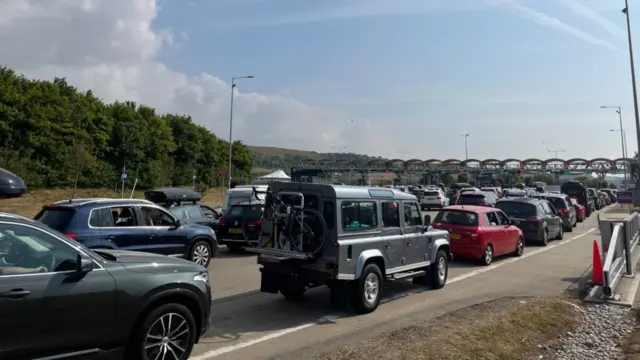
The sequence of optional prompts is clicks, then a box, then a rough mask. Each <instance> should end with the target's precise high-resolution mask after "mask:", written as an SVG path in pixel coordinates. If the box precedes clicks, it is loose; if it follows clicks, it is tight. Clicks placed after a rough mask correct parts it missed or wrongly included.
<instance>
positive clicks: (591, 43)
mask: <svg viewBox="0 0 640 360" xmlns="http://www.w3.org/2000/svg"><path fill="white" fill-rule="evenodd" d="M614 2H615V1H613V0H601V1H596V0H593V1H583V2H582V4H584V7H581V6H580V4H577V1H563V0H553V1H546V0H536V1H518V2H515V1H513V2H511V1H504V2H502V1H483V0H476V1H464V0H461V1H448V3H455V4H454V5H450V6H447V5H443V4H444V3H445V2H444V1H427V0H423V1H412V0H411V1H404V0H395V1H374V0H369V1H367V0H308V1H300V0H297V1H295V0H217V1H190V2H185V1H171V0H166V1H165V2H163V3H161V6H162V10H161V11H160V13H159V16H158V19H157V21H156V26H158V27H159V28H168V27H170V28H172V29H173V30H174V31H175V32H176V33H179V34H181V36H180V38H181V39H182V40H179V42H180V45H179V46H178V47H177V49H176V48H174V49H173V51H165V52H164V53H163V54H162V60H163V61H164V62H165V63H167V64H168V65H169V66H171V67H173V68H176V69H178V70H180V71H182V72H185V73H187V74H191V75H196V74H197V73H200V72H209V73H215V74H216V75H217V76H219V77H221V78H223V79H229V78H230V77H232V76H236V75H242V74H249V73H250V74H254V75H256V79H255V81H252V82H251V83H245V84H242V86H243V87H244V88H248V89H250V90H251V91H256V92H261V93H268V94H278V95H283V96H289V97H294V98H295V99H297V100H300V101H303V102H305V103H307V104H311V105H315V106H320V107H327V108H331V109H337V110H340V111H344V112H348V113H350V114H352V115H354V116H362V117H367V118H372V119H374V120H375V121H376V122H379V123H385V122H386V123H389V124H393V127H394V128H397V127H404V128H406V129H407V131H412V129H416V128H417V129H420V131H425V136H424V139H425V142H428V141H429V140H430V139H432V140H433V139H434V137H440V138H442V137H450V139H451V140H450V142H451V143H456V144H457V146H458V147H459V146H460V143H461V142H462V138H461V137H459V133H461V132H469V133H471V136H470V138H469V142H470V151H471V153H473V150H472V149H473V148H474V147H473V146H472V144H474V145H476V146H492V147H497V146H499V144H495V143H496V142H500V141H501V138H503V137H504V135H505V134H508V136H512V137H516V138H520V139H519V140H518V141H517V142H515V143H519V144H522V145H523V146H527V147H529V148H530V151H529V153H530V154H531V157H534V156H535V157H541V156H546V151H545V150H546V149H545V147H553V148H561V149H566V150H567V154H569V155H571V156H572V157H580V156H587V157H589V156H591V157H595V156H600V155H606V156H618V155H620V150H619V149H620V145H619V137H616V136H615V133H609V132H608V130H609V129H610V128H617V126H616V121H615V120H616V117H615V115H616V114H615V113H613V111H606V110H600V109H599V108H598V106H599V105H601V104H606V105H621V106H623V107H624V114H625V115H626V118H625V127H626V128H627V129H628V130H629V132H630V135H631V134H632V133H631V131H632V130H634V127H633V117H632V109H633V108H632V106H631V104H632V98H631V89H630V80H629V66H628V55H627V54H628V53H627V50H626V49H627V48H626V37H625V32H624V16H623V14H622V13H621V12H620V9H621V8H622V7H623V5H620V4H622V2H621V1H618V2H619V3H620V4H612V3H614ZM394 4H395V5H394ZM433 4H435V5H433ZM551 18H555V19H551ZM639 35H640V34H639ZM541 141H545V142H546V143H548V144H550V145H548V146H545V145H543V144H541V143H540V142H541ZM594 141H597V146H596V147H597V149H594V146H593V145H594V144H593V142H594ZM489 143H493V144H491V145H489ZM507 143H510V144H514V142H513V141H509V142H507ZM589 143H590V144H589ZM481 144H484V145H481ZM633 144H635V139H634V138H630V139H629V145H628V146H629V147H631V148H632V149H635V146H633ZM271 145H274V144H271ZM505 145H506V144H505ZM475 150H476V152H479V153H480V154H484V155H490V154H491V153H492V152H491V151H482V150H480V149H477V148H476V149H475ZM519 152H520V153H525V152H523V151H519ZM454 155H457V156H460V150H458V151H457V153H455V154H454V153H452V154H451V156H452V157H453V156H454Z"/></svg>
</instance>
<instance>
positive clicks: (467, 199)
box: [458, 194, 487, 204]
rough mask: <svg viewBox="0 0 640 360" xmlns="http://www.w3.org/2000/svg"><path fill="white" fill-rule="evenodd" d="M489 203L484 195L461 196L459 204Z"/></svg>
mask: <svg viewBox="0 0 640 360" xmlns="http://www.w3.org/2000/svg"><path fill="white" fill-rule="evenodd" d="M485 202H487V198H486V197H485V195H484V194H461V195H460V197H459V198H458V204H480V203H485Z"/></svg>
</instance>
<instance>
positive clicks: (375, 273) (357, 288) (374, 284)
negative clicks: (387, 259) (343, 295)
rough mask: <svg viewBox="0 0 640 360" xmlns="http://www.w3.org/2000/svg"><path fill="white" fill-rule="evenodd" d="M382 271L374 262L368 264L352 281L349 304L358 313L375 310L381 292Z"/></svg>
mask: <svg viewBox="0 0 640 360" xmlns="http://www.w3.org/2000/svg"><path fill="white" fill-rule="evenodd" d="M382 281H383V280H382V272H381V271H380V268H379V267H378V265H376V264H368V265H367V266H365V267H364V269H363V270H362V274H361V275H360V278H358V279H357V280H355V281H354V282H353V292H352V294H351V295H352V297H351V306H352V307H353V310H354V311H355V312H357V313H359V314H368V313H370V312H373V311H375V309H377V308H378V305H379V304H380V299H381V292H382Z"/></svg>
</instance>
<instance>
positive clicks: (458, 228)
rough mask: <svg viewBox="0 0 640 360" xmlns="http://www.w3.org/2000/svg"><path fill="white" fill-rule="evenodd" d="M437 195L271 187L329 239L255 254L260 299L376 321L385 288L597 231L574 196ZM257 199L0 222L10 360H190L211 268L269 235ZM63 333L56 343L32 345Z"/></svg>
mask: <svg viewBox="0 0 640 360" xmlns="http://www.w3.org/2000/svg"><path fill="white" fill-rule="evenodd" d="M431 189H432V188H427V189H424V190H425V191H424V192H423V193H422V196H423V198H419V197H417V196H412V195H411V194H407V193H405V192H401V191H399V190H394V189H380V188H368V187H351V186H339V185H329V184H296V183H274V184H272V185H271V186H270V189H269V190H268V191H267V193H268V194H271V193H273V194H274V195H270V196H275V198H277V199H280V200H282V197H281V196H282V194H288V195H293V196H298V195H299V196H300V197H301V198H303V199H304V201H303V202H302V204H300V205H296V204H295V203H292V204H286V203H284V202H282V203H281V208H284V210H285V211H284V213H283V214H288V215H286V216H287V219H289V220H290V221H289V223H295V222H294V221H291V220H292V219H294V220H296V221H297V220H300V221H301V222H303V223H304V225H305V228H306V227H310V228H314V225H313V224H315V223H321V224H323V226H324V229H323V232H322V233H316V234H321V235H316V236H321V237H322V238H321V239H320V240H321V241H320V245H319V247H318V248H317V249H315V250H313V251H306V252H304V251H302V250H299V251H298V250H296V247H294V246H291V244H292V243H291V241H294V237H292V234H293V232H291V229H289V231H288V232H287V235H288V236H289V239H288V241H289V244H288V245H287V246H284V245H282V244H283V242H281V241H272V242H271V244H270V245H269V246H255V247H253V246H248V247H247V250H250V251H251V252H253V253H256V254H258V264H259V265H260V266H261V269H259V271H260V275H261V285H260V289H261V291H264V292H269V293H281V294H282V295H284V296H285V297H286V298H288V299H292V300H298V299H300V298H301V297H302V296H303V295H304V293H305V292H306V290H307V289H309V288H311V287H315V286H327V287H329V289H330V290H331V297H332V301H334V302H335V303H336V304H340V303H342V302H343V301H345V300H346V301H347V302H348V303H350V305H351V307H352V308H353V309H354V310H355V311H356V312H359V313H369V312H372V311H374V310H375V309H376V308H377V307H378V305H379V303H380V300H381V298H382V290H383V288H384V283H385V282H393V281H399V280H405V279H413V282H414V284H416V285H418V286H429V287H431V288H436V289H439V288H442V287H444V286H445V284H446V281H447V275H448V264H449V261H450V260H451V259H453V258H460V259H474V260H477V261H479V262H480V263H481V264H483V265H490V264H491V263H492V262H493V260H494V258H495V257H497V256H503V255H511V256H522V254H523V252H524V247H525V243H526V242H527V241H528V240H529V241H537V242H539V243H541V244H542V245H546V244H547V242H548V240H550V239H553V238H555V239H562V237H563V233H564V232H565V231H572V229H573V227H574V226H575V225H576V223H577V222H579V221H580V220H581V219H583V218H584V216H581V215H580V214H583V213H584V212H583V211H584V206H583V205H582V204H581V198H576V199H572V198H570V197H569V196H567V195H565V194H562V193H560V194H552V193H539V192H538V193H536V195H535V196H530V195H529V194H528V193H526V192H525V194H524V196H519V195H520V193H518V192H511V191H503V190H502V189H498V188H495V189H488V188H485V189H478V188H471V187H468V188H465V189H460V190H459V191H457V192H456V194H458V197H457V200H456V203H457V204H456V205H453V206H451V201H450V198H448V197H447V199H446V200H444V198H445V195H446V193H445V192H444V191H443V190H442V189H439V190H431ZM433 189H435V188H433ZM251 191H252V196H253V197H254V199H251V198H249V199H242V200H239V201H237V202H234V201H231V199H229V200H228V201H227V206H226V207H227V210H226V211H224V212H222V211H220V212H218V210H217V209H215V208H211V207H208V206H205V205H203V204H199V203H198V202H199V200H200V199H199V197H197V196H194V194H191V193H187V192H184V191H182V192H181V191H178V190H175V189H173V190H172V189H158V190H155V191H151V192H148V194H146V195H147V196H146V197H147V199H145V200H140V199H138V200H136V199H102V198H100V199H73V200H64V201H60V202H56V203H54V204H50V205H47V206H45V207H43V209H42V210H41V211H40V212H39V213H38V214H37V215H36V217H35V221H33V220H29V219H26V218H23V217H20V216H16V215H11V214H3V213H0V279H2V281H0V300H6V302H3V305H2V306H0V317H2V319H3V321H4V324H5V325H7V326H3V327H2V328H0V358H10V359H33V358H51V359H53V358H74V357H76V358H77V357H82V358H85V357H87V358H88V357H92V356H94V355H95V356H100V355H103V356H104V355H108V356H109V355H110V356H113V358H124V359H130V360H138V359H145V360H146V359H154V358H162V355H163V354H169V353H170V354H172V356H173V358H176V359H186V358H188V356H189V354H190V352H191V349H192V348H193V346H194V344H195V343H197V342H198V341H199V339H200V338H201V337H202V336H203V335H204V334H205V333H206V330H207V328H208V325H209V324H208V319H209V312H210V307H211V287H210V283H209V277H208V272H207V269H206V266H208V265H209V264H210V263H211V260H212V258H213V256H214V255H215V252H216V250H217V248H218V244H219V243H222V242H225V243H227V245H228V246H229V245H231V246H233V242H230V239H231V240H232V238H233V236H231V235H234V236H236V237H238V230H237V229H238V225H240V226H241V227H242V226H243V225H244V224H245V223H247V219H249V220H251V216H254V217H255V221H254V223H253V224H254V230H255V231H256V233H257V234H262V233H264V230H265V228H264V225H265V224H264V223H262V214H263V211H264V207H265V202H264V201H266V199H265V200H263V199H260V198H258V196H257V195H256V191H255V189H252V190H251ZM431 192H433V193H434V194H431ZM578 192H580V191H578ZM584 193H585V194H586V193H587V191H586V190H585V191H584ZM510 194H511V195H513V196H509V195H510ZM580 194H582V195H584V194H583V193H582V192H580ZM426 195H428V196H426ZM433 195H435V196H433ZM585 196H586V195H585ZM426 197H428V198H432V197H434V198H435V199H428V200H427V201H432V200H433V202H423V200H425V198H426ZM438 197H441V199H438ZM573 200H577V201H575V202H574V201H573ZM425 205H426V208H430V207H441V208H442V209H441V210H440V211H439V213H438V214H437V216H436V217H435V218H434V219H433V221H432V219H431V218H430V216H429V215H425V216H423V215H422V213H421V208H425ZM296 206H302V207H304V208H307V207H308V208H309V210H310V211H309V212H306V213H304V214H306V215H301V216H300V217H299V218H294V217H293V216H294V215H295V214H303V212H304V211H303V210H302V208H298V207H296ZM581 207H582V208H583V209H582V211H581V210H579V209H580V208H581ZM239 211H242V213H241V214H240V213H238V212H239ZM314 214H315V215H314ZM310 215H312V216H310ZM240 219H242V220H240ZM252 221H253V220H252ZM239 223H242V224H239ZM301 228H302V226H301ZM314 229H315V228H314ZM240 231H241V232H242V235H243V239H246V238H247V235H246V229H244V228H243V229H241V230H240ZM296 236H297V235H296ZM238 239H239V237H238ZM316 240H317V239H316ZM245 244H246V242H245ZM355 259H357V261H353V260H355ZM25 319H26V320H25ZM87 321H89V322H87ZM50 324H56V326H57V328H56V331H55V332H51V331H40V332H33V329H34V328H40V329H47V328H49V326H50ZM79 324H82V325H80V326H79ZM27 325H28V326H27Z"/></svg>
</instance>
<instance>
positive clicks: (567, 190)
mask: <svg viewBox="0 0 640 360" xmlns="http://www.w3.org/2000/svg"><path fill="white" fill-rule="evenodd" d="M560 192H561V193H563V194H567V195H569V197H573V198H576V200H578V203H579V204H580V205H582V206H584V208H585V217H589V216H591V213H592V212H593V211H594V210H595V208H594V206H595V204H594V203H593V199H591V197H590V196H589V193H588V192H587V188H586V187H585V186H584V185H582V183H581V182H579V181H565V182H564V183H562V185H561V186H560Z"/></svg>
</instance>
